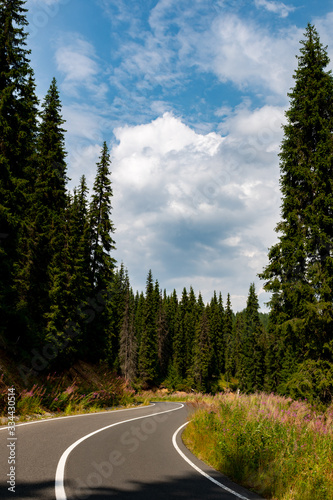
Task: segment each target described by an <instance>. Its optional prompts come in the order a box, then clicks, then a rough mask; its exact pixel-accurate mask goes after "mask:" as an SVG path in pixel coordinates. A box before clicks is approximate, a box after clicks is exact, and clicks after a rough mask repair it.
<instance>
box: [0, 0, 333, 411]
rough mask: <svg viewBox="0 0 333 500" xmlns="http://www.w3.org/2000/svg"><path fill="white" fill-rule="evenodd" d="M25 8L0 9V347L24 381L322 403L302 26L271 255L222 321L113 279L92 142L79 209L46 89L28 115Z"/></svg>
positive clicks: (327, 211)
mask: <svg viewBox="0 0 333 500" xmlns="http://www.w3.org/2000/svg"><path fill="white" fill-rule="evenodd" d="M24 4H25V2H24V1H22V0H12V1H10V2H7V1H1V0H0V169H1V170H0V269H1V280H0V314H1V321H0V335H1V341H2V345H3V346H4V347H5V348H6V349H8V350H9V351H10V352H11V353H13V354H14V355H15V356H16V357H17V360H18V363H19V371H20V372H21V375H22V376H24V377H29V375H31V374H32V373H36V372H37V373H38V372H39V371H43V370H44V371H45V370H48V371H51V370H54V369H57V370H58V369H61V368H62V367H64V366H68V364H69V363H72V362H73V361H75V360H76V359H86V360H90V361H92V362H100V361H104V362H107V363H108V365H109V367H110V368H111V369H113V370H115V371H116V372H118V373H121V374H122V375H124V376H125V377H126V378H127V379H128V380H130V381H131V382H132V383H133V384H136V385H137V386H140V385H141V386H154V385H160V384H164V385H166V386H168V387H170V388H186V389H196V390H204V391H214V390H218V389H220V388H221V387H226V386H230V387H232V388H236V387H238V388H240V389H241V390H242V391H244V392H253V391H256V390H259V391H260V390H264V391H268V392H271V391H275V392H279V393H281V394H290V395H292V396H293V397H307V398H308V399H310V400H315V399H320V400H321V401H322V402H329V401H330V400H331V398H332V392H333V369H332V367H333V365H332V353H333V255H332V252H333V160H332V159H333V141H332V133H333V78H332V75H331V73H330V72H326V71H325V67H326V66H327V64H328V56H327V52H326V49H325V48H323V47H322V45H321V43H320V41H319V36H318V34H317V32H316V30H315V29H314V27H313V26H311V25H308V27H307V30H306V33H305V35H306V38H305V40H304V41H302V49H301V56H299V58H298V61H299V64H298V69H297V70H296V73H295V75H294V78H295V82H296V84H295V88H294V89H293V91H292V92H291V93H290V94H289V96H290V100H291V106H290V109H289V111H287V113H286V115H287V125H285V127H284V133H285V137H284V140H283V143H282V147H281V154H280V160H281V163H280V166H281V189H282V197H283V201H282V211H281V216H282V220H281V222H280V223H279V224H278V226H277V231H278V233H279V242H278V243H277V244H276V245H274V246H273V247H272V248H271V249H270V251H269V255H268V258H269V264H268V265H267V267H266V269H264V271H263V272H262V274H261V275H260V277H261V278H262V279H264V280H265V281H266V283H265V288H266V290H268V291H269V292H271V297H272V298H271V301H270V315H269V318H267V317H266V316H265V315H262V314H260V313H259V306H258V299H257V295H256V292H255V288H254V285H251V286H250V289H249V295H248V301H247V306H246V308H245V310H244V311H243V312H241V313H237V314H236V315H234V314H233V312H232V306H231V302H230V296H229V295H227V299H226V303H225V305H224V304H223V300H222V296H221V294H217V293H216V292H215V293H214V296H213V297H212V299H211V301H210V302H209V303H208V304H204V302H203V299H202V297H201V295H200V294H199V295H198V296H196V295H195V293H194V291H193V289H192V288H191V289H190V290H186V289H184V290H183V293H182V296H181V297H177V294H176V292H175V291H174V292H173V293H172V294H171V295H167V294H166V292H162V291H161V289H160V286H159V283H158V282H157V281H155V282H154V280H153V276H152V273H151V271H149V274H148V277H147V283H146V290H145V291H144V292H142V293H139V292H137V293H134V292H133V290H132V288H131V285H130V279H129V277H128V275H127V272H126V269H125V267H124V266H123V265H121V266H120V267H118V268H117V266H116V264H117V263H116V262H115V259H114V258H113V256H112V255H113V250H114V249H115V241H114V239H113V235H114V225H113V221H112V196H113V192H112V184H111V172H110V166H111V162H110V154H109V151H108V147H107V145H106V143H104V144H103V145H102V147H101V153H100V157H99V160H98V162H97V164H96V167H95V168H96V176H95V182H94V185H93V189H92V192H91V194H89V192H88V189H87V185H86V180H85V178H84V176H82V178H81V180H80V184H79V186H78V187H77V188H76V189H75V190H74V191H73V192H72V193H70V192H69V191H68V187H67V185H68V177H67V163H66V151H65V129H64V128H63V125H64V120H63V117H62V114H61V102H60V97H59V92H58V89H57V83H56V81H55V79H53V80H52V82H51V85H50V88H49V90H48V92H47V94H46V96H45V99H44V100H43V102H42V104H41V107H39V102H38V99H37V97H36V93H35V83H34V74H33V71H32V69H31V67H30V62H29V50H28V49H27V48H26V37H27V35H26V32H25V28H26V25H27V21H26V10H25V9H24Z"/></svg>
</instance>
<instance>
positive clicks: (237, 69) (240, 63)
mask: <svg viewBox="0 0 333 500" xmlns="http://www.w3.org/2000/svg"><path fill="white" fill-rule="evenodd" d="M299 37H300V31H299V30H296V29H292V30H290V31H285V32H284V33H279V34H278V35H277V36H274V35H272V34H271V33H270V32H269V31H268V30H267V29H266V28H263V27H261V26H259V25H257V24H256V23H254V22H253V21H249V20H242V19H241V18H239V17H238V16H236V15H233V14H226V15H223V16H220V17H219V18H217V19H216V20H215V21H214V23H213V25H212V29H211V31H210V32H207V33H206V34H205V37H204V38H203V39H201V41H199V40H198V47H197V52H198V54H199V57H198V64H199V65H200V66H201V67H202V69H204V70H205V71H213V72H214V73H215V74H216V75H217V76H218V77H219V79H220V80H221V81H222V82H226V81H231V82H233V83H234V84H236V85H237V86H238V87H239V88H243V89H244V88H246V87H249V86H250V85H252V86H253V85H254V86H255V87H257V89H260V88H264V89H266V90H268V91H269V92H270V93H273V94H276V95H278V96H283V97H285V96H286V94H287V91H288V90H289V87H290V86H291V83H292V73H293V70H294V67H295V54H296V53H297V51H298V41H299ZM252 90H253V89H252Z"/></svg>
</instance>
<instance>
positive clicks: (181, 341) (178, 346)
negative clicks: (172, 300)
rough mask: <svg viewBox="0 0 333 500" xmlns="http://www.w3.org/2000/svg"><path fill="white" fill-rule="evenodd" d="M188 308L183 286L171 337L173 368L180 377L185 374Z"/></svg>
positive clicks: (183, 376) (185, 291)
mask: <svg viewBox="0 0 333 500" xmlns="http://www.w3.org/2000/svg"><path fill="white" fill-rule="evenodd" d="M187 309H188V294H187V290H186V288H185V287H184V288H183V292H182V298H181V301H180V304H179V306H178V309H177V320H176V326H175V332H174V337H173V368H174V371H175V373H176V374H177V376H178V377H180V378H181V379H184V378H185V376H186V358H187V354H186V347H187V346H186V324H185V317H186V313H187Z"/></svg>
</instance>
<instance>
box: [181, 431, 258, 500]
mask: <svg viewBox="0 0 333 500" xmlns="http://www.w3.org/2000/svg"><path fill="white" fill-rule="evenodd" d="M188 423H189V422H186V423H185V424H183V425H181V426H180V427H179V428H178V429H177V430H176V432H175V433H174V435H173V436H172V444H173V445H174V447H175V448H176V450H177V451H178V453H179V455H180V456H181V457H182V458H183V459H184V460H185V461H186V462H187V463H188V464H189V465H190V466H191V467H193V469H195V470H196V471H197V472H199V473H200V474H202V475H203V476H205V477H206V478H207V479H209V481H212V483H214V484H216V485H217V486H219V487H220V488H223V489H224V490H226V491H228V492H229V493H231V494H232V495H235V496H236V497H237V498H241V500H249V499H248V498H246V497H243V495H241V494H240V493H237V492H236V491H233V490H231V489H230V488H228V487H227V486H225V485H224V484H222V483H219V481H217V480H216V479H214V478H213V477H211V476H209V475H208V474H206V472H204V471H203V470H201V469H200V468H199V467H197V466H196V465H195V464H194V463H193V462H191V460H190V459H189V458H187V456H186V455H185V454H184V453H183V452H182V451H181V449H180V448H179V446H178V444H177V442H176V439H177V435H178V433H179V431H180V430H181V429H182V428H183V427H185V425H187V424H188Z"/></svg>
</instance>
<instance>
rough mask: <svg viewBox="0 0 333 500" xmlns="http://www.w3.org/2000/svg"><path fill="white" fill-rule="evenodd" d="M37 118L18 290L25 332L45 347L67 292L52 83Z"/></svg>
mask: <svg viewBox="0 0 333 500" xmlns="http://www.w3.org/2000/svg"><path fill="white" fill-rule="evenodd" d="M40 118H41V120H40V125H39V131H38V140H37V153H38V158H37V168H36V173H35V183H34V192H33V193H32V195H31V201H32V203H31V205H30V207H29V209H28V210H27V221H28V251H27V252H21V253H22V256H23V258H22V259H21V261H20V268H21V272H20V274H19V279H17V287H18V289H19V290H20V291H21V305H22V306H23V305H25V307H26V308H27V311H28V317H29V328H30V330H31V331H32V333H34V335H35V338H36V339H37V338H38V339H39V341H40V342H45V340H46V338H47V337H48V336H49V335H51V337H52V338H54V335H55V334H54V332H56V331H57V329H58V328H60V326H59V325H61V330H63V327H64V323H65V319H67V312H66V308H67V306H66V303H67V302H68V300H67V299H68V297H67V298H66V295H67V293H68V287H70V284H69V282H70V274H69V266H70V255H69V253H68V252H69V249H68V241H67V236H68V234H69V233H68V227H67V222H68V217H69V210H68V207H69V204H70V203H69V198H68V195H67V192H66V183H67V175H66V171H67V165H66V151H65V135H64V133H65V130H64V129H63V127H62V125H63V124H64V120H63V118H62V115H61V102H60V97H59V92H58V89H57V83H56V80H55V79H54V78H53V80H52V82H51V85H50V88H49V90H48V92H47V94H46V96H45V99H44V101H43V104H42V111H41V113H40ZM23 244H24V236H23ZM64 280H65V281H64ZM60 303H61V304H62V305H61V306H60ZM51 331H52V332H53V333H52V334H51Z"/></svg>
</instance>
